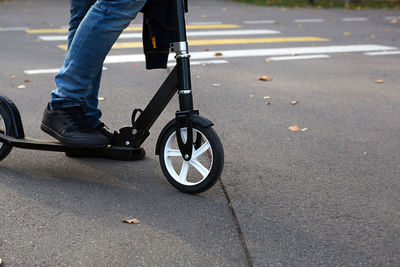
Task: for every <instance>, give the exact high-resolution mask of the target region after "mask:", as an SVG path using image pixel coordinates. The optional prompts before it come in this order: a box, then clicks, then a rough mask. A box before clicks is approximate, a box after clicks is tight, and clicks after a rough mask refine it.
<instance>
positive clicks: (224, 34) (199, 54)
mask: <svg viewBox="0 0 400 267" xmlns="http://www.w3.org/2000/svg"><path fill="white" fill-rule="evenodd" d="M348 20H349V21H352V20H354V21H362V20H363V18H348ZM297 22H301V23H318V22H322V21H321V20H320V19H302V20H297ZM265 23H273V21H262V22H261V21H245V22H243V25H239V24H224V23H222V22H209V23H206V22H202V23H195V24H189V25H188V26H187V30H188V31H187V35H188V39H189V41H188V42H189V46H190V47H191V48H192V49H191V57H192V64H193V65H196V64H228V63H229V59H230V58H245V57H269V59H270V60H271V61H287V60H310V59H326V58H330V57H331V55H332V54H335V53H336V54H337V53H357V52H358V53H360V52H361V53H364V55H367V56H374V55H375V56H376V55H386V54H391V55H397V54H400V51H399V49H398V48H396V47H392V46H386V45H377V44H354V45H351V44H350V45H325V46H321V45H319V46H316V44H317V43H321V44H322V43H326V44H328V43H329V42H332V41H331V40H330V39H329V38H325V37H319V36H279V37H278V36H277V35H284V33H282V32H281V31H278V30H272V29H266V28H265V26H263V25H262V24H265ZM259 24H260V25H259ZM254 28H256V29H254ZM141 30H142V27H141V26H140V25H131V26H130V27H128V28H127V29H125V30H124V32H123V33H122V34H121V36H120V37H119V39H118V40H117V42H116V43H115V44H114V46H113V48H112V50H111V52H110V55H108V56H107V58H106V60H105V62H104V64H117V63H120V64H122V63H139V62H144V61H145V57H144V55H143V53H142V52H141V51H139V50H138V49H139V48H142V42H141V41H139V40H138V41H129V39H141V38H142V33H141V32H135V31H141ZM25 32H26V33H27V34H30V35H36V36H37V37H38V39H40V40H41V41H43V42H45V43H53V44H54V46H55V47H58V48H61V49H62V50H64V51H66V50H67V45H66V43H67V39H68V37H67V35H66V34H67V33H68V29H67V28H65V27H64V28H59V29H25ZM269 35H275V36H274V37H268V36H269ZM212 36H214V37H215V36H217V37H218V38H214V39H213V38H209V37H212ZM235 36H236V37H240V38H232V37H235ZM275 43H276V44H278V43H279V44H285V46H287V44H289V43H290V44H295V43H299V44H302V45H301V46H293V47H289V48H288V47H284V48H279V47H278V48H271V47H270V46H269V47H264V48H263V47H262V46H263V45H264V44H275ZM305 43H310V45H309V46H304V44H305ZM233 45H236V46H241V47H243V48H241V49H229V46H233ZM219 46H221V48H223V49H221V48H218V47H219ZM197 47H199V48H197ZM202 47H205V48H206V49H205V50H208V51H204V48H202ZM197 50H200V51H197ZM114 51H115V52H114ZM117 51H119V52H118V53H117ZM121 52H122V53H121ZM124 52H126V53H124ZM115 53H117V54H115ZM169 60H170V63H169V64H170V65H173V64H174V55H170V58H169ZM47 71H48V72H46V70H26V71H25V73H27V74H30V75H33V74H44V73H54V72H56V71H57V69H55V68H51V67H50V68H48V69H47Z"/></svg>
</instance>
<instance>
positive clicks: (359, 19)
mask: <svg viewBox="0 0 400 267" xmlns="http://www.w3.org/2000/svg"><path fill="white" fill-rule="evenodd" d="M342 21H345V22H353V21H368V18H342Z"/></svg>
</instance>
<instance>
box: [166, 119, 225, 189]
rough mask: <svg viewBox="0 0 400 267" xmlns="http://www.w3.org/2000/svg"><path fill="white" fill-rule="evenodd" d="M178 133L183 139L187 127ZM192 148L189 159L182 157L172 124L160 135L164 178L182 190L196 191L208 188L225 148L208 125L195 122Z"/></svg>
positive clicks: (218, 173)
mask: <svg viewBox="0 0 400 267" xmlns="http://www.w3.org/2000/svg"><path fill="white" fill-rule="evenodd" d="M181 135H182V138H183V140H184V142H186V140H187V130H186V128H182V129H181ZM192 151H193V152H192V158H191V160H189V161H186V160H184V159H183V157H182V154H181V152H180V150H179V147H178V142H177V138H176V130H175V126H172V127H171V128H170V129H169V130H167V131H166V133H165V134H164V136H163V137H162V139H161V146H160V155H159V157H160V164H161V169H162V171H163V173H164V175H165V176H166V178H167V180H168V181H169V182H170V183H171V184H172V185H173V186H174V187H175V188H177V189H178V190H180V191H182V192H184V193H190V194H196V193H201V192H204V191H206V190H208V189H210V188H211V187H212V186H213V185H214V184H215V183H216V182H217V181H218V179H219V178H220V176H221V172H222V169H223V165H224V150H223V147H222V143H221V140H220V139H219V137H218V135H217V133H216V132H215V131H214V130H213V129H212V128H211V127H206V128H203V127H201V126H198V125H194V126H193V149H192Z"/></svg>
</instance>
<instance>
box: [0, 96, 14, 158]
mask: <svg viewBox="0 0 400 267" xmlns="http://www.w3.org/2000/svg"><path fill="white" fill-rule="evenodd" d="M0 133H2V134H6V135H10V136H14V135H15V133H14V128H13V127H12V119H11V116H10V113H9V112H8V111H7V109H6V107H4V105H3V104H2V103H0ZM11 149H12V146H11V145H9V144H6V143H1V142H0V161H1V160H3V159H4V158H5V157H7V156H8V154H9V153H10V151H11Z"/></svg>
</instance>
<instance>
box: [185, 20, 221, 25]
mask: <svg viewBox="0 0 400 267" xmlns="http://www.w3.org/2000/svg"><path fill="white" fill-rule="evenodd" d="M209 24H222V21H208V22H204V21H199V22H190V23H189V24H188V25H209Z"/></svg>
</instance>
